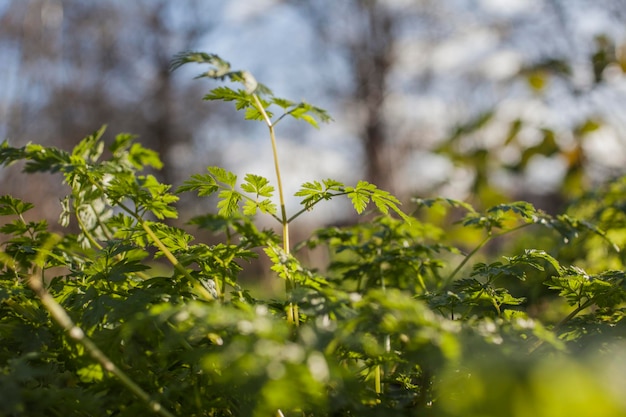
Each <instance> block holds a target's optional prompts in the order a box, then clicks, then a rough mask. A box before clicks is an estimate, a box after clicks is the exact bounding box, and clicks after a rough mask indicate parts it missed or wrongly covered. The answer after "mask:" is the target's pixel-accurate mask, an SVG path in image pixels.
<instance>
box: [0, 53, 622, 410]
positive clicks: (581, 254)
mask: <svg viewBox="0 0 626 417" xmlns="http://www.w3.org/2000/svg"><path fill="white" fill-rule="evenodd" d="M188 62H200V63H207V64H210V65H211V69H210V70H209V71H208V72H205V73H203V74H201V76H205V77H208V78H213V79H228V80H230V81H233V82H235V83H240V84H241V85H242V87H243V88H241V89H239V90H235V89H231V88H230V87H226V86H220V87H217V88H215V89H214V90H212V91H211V92H210V93H209V94H208V95H207V96H206V99H209V100H224V101H233V102H234V103H235V106H236V107H237V109H240V110H244V111H245V115H246V118H248V119H253V120H261V121H265V122H266V123H267V124H268V127H269V128H270V135H271V139H272V142H273V144H274V140H275V139H274V137H273V127H274V126H275V124H276V123H277V122H278V121H280V120H281V119H282V118H283V117H284V116H292V117H295V118H297V119H302V120H304V121H306V122H309V123H311V124H313V125H315V126H316V125H317V121H328V120H329V119H330V118H329V116H328V115H327V114H326V112H324V111H323V110H322V109H319V108H317V107H314V106H311V105H309V104H307V103H294V102H291V101H288V100H284V99H280V98H276V97H274V96H273V95H272V93H271V91H270V90H269V89H267V87H264V86H261V85H259V84H258V83H257V82H256V81H255V80H254V78H253V77H252V76H251V75H250V74H248V73H246V72H242V71H234V72H233V71H231V70H230V66H229V65H228V63H227V62H225V61H223V60H221V59H220V58H219V57H217V56H215V55H210V54H204V53H186V54H181V55H180V56H178V57H177V58H176V60H175V61H174V63H173V66H174V67H178V66H180V65H183V64H185V63H188ZM276 107H278V108H279V109H280V110H282V111H283V112H284V113H283V114H282V115H281V116H279V117H278V118H277V119H275V120H274V121H272V120H271V118H272V117H273V114H272V112H271V109H272V108H276ZM103 134H104V128H102V129H100V130H98V131H97V132H95V133H94V134H93V135H90V136H89V137H87V138H85V139H84V140H82V141H81V142H80V143H79V144H78V145H77V146H76V147H75V148H74V149H73V150H72V151H71V152H66V151H63V150H60V149H56V148H53V147H43V146H40V145H36V144H29V145H26V146H24V147H20V148H15V147H12V146H10V145H9V144H8V143H6V142H5V143H4V144H3V145H2V146H1V147H0V163H2V164H3V165H8V164H11V163H15V162H23V163H24V171H25V172H26V173H34V172H48V173H60V174H61V175H62V176H63V181H64V183H65V184H66V185H67V186H68V188H69V193H68V195H67V196H66V197H65V198H64V199H63V200H62V204H63V212H62V214H61V224H62V225H63V226H66V227H67V226H71V225H73V226H74V227H75V230H77V232H76V233H69V232H68V233H64V234H58V233H53V232H51V231H50V230H49V227H48V225H47V224H46V222H44V221H37V220H33V219H29V213H28V211H29V209H31V208H32V204H30V203H28V202H25V201H21V200H18V199H16V198H14V197H11V196H2V197H0V215H2V216H4V218H5V222H4V225H3V226H2V227H1V228H0V232H2V234H3V235H4V242H3V243H2V252H1V254H0V256H1V257H0V262H1V268H2V269H1V270H0V282H1V286H0V311H1V314H0V340H2V344H0V369H1V372H0V392H2V394H3V401H2V402H1V403H0V414H2V415H8V416H13V415H14V416H17V415H31V416H32V415H64V416H91V415H115V416H134V415H146V414H148V413H149V412H150V411H149V409H151V410H152V412H154V413H156V414H161V415H181V416H182V415H185V416H233V415H241V416H267V415H284V416H296V415H298V416H331V415H332V416H379V415H380V416H383V415H407V416H409V415H424V413H425V414H426V415H440V416H449V415H463V416H478V415H480V416H491V415H493V416H496V415H511V416H527V415H528V416H530V415H533V416H536V415H540V416H544V415H545V416H547V415H551V416H555V415H566V414H564V413H569V414H567V415H572V412H570V411H571V410H574V414H576V412H575V411H581V410H586V409H589V407H592V406H593V407H594V408H593V410H594V413H595V414H594V415H618V414H623V413H624V412H625V411H626V404H624V402H623V401H621V400H620V399H619V398H620V397H619V396H617V395H613V394H611V392H612V391H611V390H610V389H609V388H606V389H604V388H602V389H599V388H598V385H597V383H598V380H600V379H602V378H603V376H606V375H609V373H610V372H611V370H613V371H614V370H615V369H616V368H615V366H621V367H623V366H624V364H625V363H626V361H624V360H622V362H619V363H612V362H609V361H606V360H605V359H606V358H609V357H615V352H618V351H619V347H620V344H619V343H620V342H622V341H623V334H624V329H623V322H622V318H623V317H624V314H625V311H626V310H625V309H624V305H625V304H624V303H625V301H626V287H625V285H624V278H625V276H624V274H625V273H624V267H623V265H624V258H623V255H622V254H621V253H620V252H619V247H621V246H623V244H624V242H625V241H626V233H624V224H625V223H624V221H625V220H626V215H625V213H626V211H625V210H624V207H625V206H626V200H625V199H624V196H625V195H626V190H624V188H626V180H625V179H620V180H616V181H614V182H612V183H610V184H608V185H607V187H605V188H602V189H598V190H596V191H594V193H593V194H590V195H586V196H584V197H583V198H581V199H580V201H578V202H575V204H573V205H572V206H571V208H570V210H569V212H568V213H566V214H562V215H558V216H551V215H548V214H546V213H544V212H542V211H540V210H537V209H535V208H534V207H533V206H532V205H531V204H529V203H527V202H515V203H511V204H502V205H498V206H495V207H492V208H489V209H487V210H486V211H484V212H478V211H476V210H475V209H474V208H473V207H472V206H470V205H468V204H466V203H464V202H461V201H455V200H450V199H443V198H439V199H429V200H424V199H415V200H414V201H413V204H414V206H413V207H414V208H415V211H414V212H413V213H412V214H411V215H407V214H404V212H402V211H400V209H399V205H400V203H399V201H398V200H397V199H395V197H393V196H392V195H390V194H389V193H387V192H385V191H382V190H379V189H378V188H376V187H375V186H374V185H373V184H369V183H367V182H364V181H361V182H359V183H358V184H356V185H355V186H346V185H345V184H343V183H341V182H339V181H335V180H330V179H327V180H323V181H311V182H307V183H305V184H303V185H302V188H301V189H300V190H299V191H298V192H297V193H296V196H298V197H300V199H301V203H302V208H301V210H300V211H298V212H296V213H295V214H293V215H291V216H289V215H287V213H286V210H285V207H284V201H283V198H282V195H281V196H280V204H279V205H280V207H279V206H278V205H277V204H276V203H275V200H274V197H275V192H276V190H275V187H274V186H273V185H272V183H271V181H269V180H268V179H267V178H264V177H261V176H258V175H255V174H248V175H246V176H245V177H244V178H243V181H240V180H239V179H238V178H237V176H236V175H235V174H233V173H232V172H229V171H227V170H226V169H224V168H220V167H209V168H208V170H207V172H206V173H204V174H198V175H193V176H192V177H191V178H190V179H189V180H188V181H186V182H185V183H184V184H183V185H182V186H181V187H179V188H178V189H177V190H176V191H175V192H174V191H172V190H171V187H170V186H169V185H167V184H162V183H160V182H159V181H158V180H157V179H156V178H155V177H154V176H152V175H150V174H143V172H144V169H145V168H147V167H151V168H159V167H161V161H160V160H159V158H158V155H156V154H155V153H154V152H153V151H151V150H149V149H146V148H144V147H143V146H141V145H140V144H138V143H135V142H134V140H133V139H134V138H133V137H132V136H131V135H127V134H120V135H118V136H117V137H116V138H115V139H114V141H113V142H112V143H111V144H109V145H108V147H107V146H106V145H105V143H104V142H103V140H102V135H103ZM105 154H106V155H107V157H106V158H104V157H103V155H105ZM277 174H278V169H277ZM279 187H280V184H279ZM184 192H194V193H197V195H198V196H199V197H200V201H201V202H208V203H210V204H212V202H213V201H215V200H211V199H204V197H208V196H216V197H217V207H216V210H209V209H207V213H206V214H203V215H200V216H197V217H195V218H192V219H189V220H188V224H189V226H190V228H199V229H206V230H209V231H211V232H219V233H222V234H223V236H225V239H224V241H223V242H222V243H217V244H213V245H208V244H205V243H198V242H195V241H194V237H193V236H192V235H191V234H190V233H189V232H187V231H185V230H183V229H181V228H177V227H172V226H170V225H168V224H167V223H166V222H165V219H172V218H176V217H177V216H178V212H177V209H176V207H175V203H176V202H177V201H178V199H179V197H178V194H179V193H184ZM279 193H280V194H282V189H280V188H279ZM341 196H345V197H347V198H348V199H349V200H350V201H351V203H352V205H353V206H354V209H355V210H356V212H357V213H364V212H368V207H369V205H370V203H372V204H371V205H372V206H373V207H374V208H375V209H376V211H377V213H378V214H377V215H372V216H369V217H368V220H367V221H364V222H360V223H358V224H356V225H354V226H348V227H342V228H339V227H330V228H324V229H321V230H318V231H317V232H315V233H314V234H313V235H312V236H311V237H310V238H309V239H307V240H305V241H303V242H300V243H298V244H297V245H295V246H294V247H293V248H291V247H290V245H288V244H287V245H285V243H286V242H287V243H288V236H285V235H283V236H281V235H279V234H278V233H276V232H275V231H273V230H271V229H259V228H258V227H257V226H256V225H255V216H257V215H268V216H271V217H273V218H274V219H276V220H277V222H278V223H279V224H281V225H282V226H283V232H287V233H288V229H287V227H286V226H287V225H288V224H289V223H291V222H292V221H293V220H294V219H295V218H297V217H299V216H300V215H303V214H305V213H307V212H309V211H311V210H312V209H313V208H314V207H315V206H316V205H317V204H318V203H321V202H323V201H326V200H331V199H334V198H337V197H341ZM437 219H439V220H437ZM441 219H444V220H443V221H442V220H441ZM450 220H454V222H453V223H450ZM464 233H465V234H464ZM454 236H456V238H455V237H454ZM459 236H460V237H461V238H460V239H459ZM614 242H615V243H614ZM281 243H282V245H281ZM312 248H318V249H320V248H323V249H324V250H326V251H327V253H328V259H329V262H328V264H327V265H315V268H311V267H310V266H306V265H304V264H303V263H302V262H301V261H300V259H299V258H300V257H299V256H298V255H299V251H300V250H305V249H312ZM291 249H293V250H291ZM260 251H262V252H264V254H265V255H266V256H267V257H268V259H269V260H270V262H271V269H272V271H274V273H275V275H276V277H277V279H282V280H284V281H285V282H286V283H288V285H287V286H286V291H285V294H284V296H280V297H278V296H277V297H276V298H272V299H259V298H255V297H253V296H252V295H251V293H250V292H249V290H248V289H246V288H245V287H244V286H242V284H241V283H240V281H239V277H240V276H241V273H242V271H244V270H245V268H246V265H247V264H248V262H249V260H250V259H251V258H253V257H256V256H258V253H259V252H260ZM504 255H506V256H504ZM599 260H602V262H600V261H599ZM168 265H169V266H168ZM36 283H38V284H36ZM48 296H50V298H52V300H53V301H51V302H45V300H46V298H45V297H48ZM50 303H56V304H55V305H57V306H59V307H61V308H62V311H64V312H65V313H66V314H67V316H68V321H67V323H69V324H63V323H62V322H61V323H60V324H61V326H58V325H55V323H54V321H55V320H56V321H57V322H59V320H58V319H56V317H57V315H56V314H54V313H53V307H54V306H53V307H50ZM69 320H71V321H69ZM77 329H79V330H80V331H82V332H83V333H84V335H86V336H85V337H83V336H82V335H81V334H80V333H81V332H80V331H79V332H78V333H79V334H78V335H77V334H76V332H77ZM68 336H71V337H68ZM88 342H89V343H88ZM94 346H95V347H97V348H98V349H99V350H95V348H94ZM621 346H622V347H623V345H621ZM576 355H588V356H585V357H588V358H590V359H589V360H588V361H583V362H581V363H583V364H587V365H576V366H575V365H574V363H576V361H578V359H579V356H576ZM598 358H604V359H598ZM621 358H622V359H626V358H624V357H623V355H622V356H621ZM597 361H600V362H597ZM555 364H559V366H560V367H559V368H558V369H559V370H560V371H561V372H562V375H563V378H559V377H558V375H556V374H557V373H556V372H554V369H556V368H555ZM585 366H588V367H587V368H585ZM593 367H595V368H593ZM592 368H593V369H595V370H594V371H591V369H592ZM546 370H548V371H546ZM546 380H548V381H549V382H550V383H549V384H547V383H546V382H545V381H546ZM571 381H574V382H575V383H577V384H578V386H579V387H583V388H585V389H588V390H587V391H586V394H585V396H584V398H583V400H584V401H586V402H584V403H580V401H579V402H578V403H577V402H574V403H573V404H574V406H575V407H577V408H575V409H573V408H571V407H570V408H568V407H565V406H562V405H560V406H559V407H560V408H559V407H556V406H554V404H556V403H557V402H558V401H559V398H560V397H559V396H560V395H561V394H563V392H565V391H562V390H566V389H570V388H571V386H572V385H571V384H574V382H571ZM131 382H132V383H131ZM618 382H619V381H618ZM618 382H615V381H614V383H615V384H617V383H618ZM623 382H624V381H622V383H623ZM133 384H135V385H133ZM605 385H606V384H605ZM605 385H602V387H604V386H605ZM622 387H623V386H622ZM144 394H145V395H144ZM138 398H139V400H141V401H139V400H138ZM592 403H593V405H590V404H592ZM572 407H573V406H572ZM584 407H587V408H584ZM559 410H560V411H559Z"/></svg>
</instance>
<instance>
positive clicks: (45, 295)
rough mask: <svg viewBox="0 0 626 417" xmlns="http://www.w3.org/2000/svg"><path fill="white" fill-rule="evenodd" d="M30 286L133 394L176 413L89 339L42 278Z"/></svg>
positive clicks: (165, 412) (161, 411)
mask: <svg viewBox="0 0 626 417" xmlns="http://www.w3.org/2000/svg"><path fill="white" fill-rule="evenodd" d="M28 286H29V287H30V288H31V289H32V290H33V292H34V293H35V294H36V295H37V297H38V298H39V299H40V300H41V303H42V304H43V306H44V307H45V308H46V310H48V312H49V313H50V315H51V316H52V318H53V319H54V321H56V322H57V324H58V325H59V326H61V327H62V328H63V330H65V331H66V332H67V334H68V336H69V337H70V338H71V339H72V340H74V341H75V342H76V343H78V344H80V345H82V346H83V347H84V348H85V350H86V351H87V353H89V355H90V356H91V357H92V358H93V359H94V360H95V361H96V362H98V363H99V364H100V366H102V368H103V369H104V370H105V371H107V372H109V373H111V374H113V375H115V376H116V377H117V379H119V381H120V382H121V383H122V385H124V386H125V387H126V388H128V389H129V390H130V391H131V392H132V393H133V394H135V395H136V396H137V397H138V398H139V399H140V400H141V401H143V402H144V403H146V405H147V406H148V408H149V409H150V410H151V411H153V412H154V413H157V414H158V415H161V416H164V417H174V414H172V413H171V412H169V411H168V410H167V409H165V408H163V406H162V405H161V404H160V403H159V402H158V401H155V400H152V399H151V398H150V395H149V394H148V393H147V392H146V391H144V390H143V389H142V388H141V387H140V386H139V385H137V384H136V383H135V381H133V380H132V379H131V378H130V377H129V376H128V375H126V373H124V371H122V370H121V369H120V368H118V367H117V365H115V363H113V362H112V361H111V359H109V357H108V356H106V355H105V354H104V352H102V351H101V350H100V348H98V346H96V344H95V343H94V342H93V341H92V340H91V339H89V338H88V337H87V336H86V335H85V332H84V331H83V330H82V329H81V328H80V327H78V326H76V324H74V322H73V321H72V319H71V318H70V316H69V315H68V314H67V312H66V311H65V310H64V309H63V307H62V306H61V305H60V304H59V303H57V301H56V300H55V299H54V298H53V297H52V296H51V295H50V293H49V292H48V291H46V289H45V288H44V287H43V283H42V279H39V278H38V277H36V276H35V275H34V274H33V275H32V276H31V277H30V278H29V279H28Z"/></svg>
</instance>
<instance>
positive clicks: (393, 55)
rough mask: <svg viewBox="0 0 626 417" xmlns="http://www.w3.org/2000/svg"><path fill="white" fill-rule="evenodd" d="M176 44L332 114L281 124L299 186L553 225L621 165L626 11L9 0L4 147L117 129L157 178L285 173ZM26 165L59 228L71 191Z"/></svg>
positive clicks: (445, 0) (552, 5) (34, 192)
mask: <svg viewBox="0 0 626 417" xmlns="http://www.w3.org/2000/svg"><path fill="white" fill-rule="evenodd" d="M183 50H201V51H206V52H211V53H217V54H219V55H220V56H221V57H222V58H224V59H226V60H228V61H230V62H231V63H232V64H233V68H235V69H248V70H250V71H251V72H252V73H253V74H254V75H255V76H256V78H257V79H258V80H259V81H260V82H262V83H264V84H266V85H268V86H270V87H271V88H272V89H273V90H274V92H275V93H276V95H277V96H282V97H286V98H289V99H293V100H306V101H308V102H311V103H313V104H315V105H318V106H321V107H324V108H326V109H328V110H329V111H330V113H331V114H332V116H333V117H334V119H335V122H333V123H332V124H331V125H325V126H322V127H321V129H320V130H319V131H315V130H313V129H310V130H309V129H303V125H302V124H297V123H295V122H293V123H292V122H288V123H285V124H284V125H281V126H280V128H279V129H278V140H279V141H280V142H281V144H280V147H281V148H280V152H281V154H280V158H281V159H282V162H283V164H284V167H283V170H284V175H286V176H287V186H288V189H289V190H290V191H295V190H296V189H297V187H298V186H299V185H300V184H301V183H302V182H304V181H309V180H314V179H321V178H327V177H330V178H333V179H337V180H339V181H343V182H346V183H350V182H354V181H356V180H358V179H366V180H368V181H370V182H373V183H375V184H377V185H378V186H379V187H380V188H384V189H387V190H389V191H391V192H393V193H395V194H396V195H398V196H399V197H401V198H402V199H403V200H404V201H407V200H408V199H409V198H410V197H412V196H432V195H442V196H446V197H453V198H459V199H464V200H466V201H469V202H470V203H472V204H474V205H476V206H478V207H485V206H490V205H493V204H497V203H500V202H502V201H510V200H518V199H524V200H527V201H531V202H532V203H534V204H536V205H537V206H538V207H539V208H542V209H545V210H546V211H548V212H552V213H554V212H556V211H558V210H560V209H561V208H562V207H563V204H564V203H565V202H566V201H568V200H569V199H571V198H574V197H576V196H577V195H578V194H580V192H581V191H582V190H584V189H588V188H589V187H592V186H594V185H595V184H598V183H599V182H602V181H605V180H607V179H610V178H612V177H615V176H618V175H622V174H624V171H625V169H626V116H625V112H624V109H625V108H626V77H625V76H624V72H625V71H626V2H624V1H620V0H614V1H613V0H604V1H601V2H597V1H592V0H588V1H584V0H507V1H499V0H343V1H335V0H315V1H305V0H255V1H254V2H252V1H245V0H234V1H225V0H223V1H222V0H210V1H205V0H183V1H167V0H134V1H124V0H106V1H96V2H94V1H87V0H0V139H7V140H8V141H9V142H10V143H11V144H12V145H17V146H19V145H23V144H26V143H27V142H35V143H41V144H45V145H54V146H58V147H60V148H63V149H70V148H71V147H72V146H74V145H75V144H76V143H77V142H78V141H79V140H80V139H82V138H83V137H84V136H86V135H88V134H90V133H92V132H93V131H95V130H96V129H98V128H99V127H100V126H101V125H103V124H107V125H108V126H109V128H108V129H109V130H108V135H110V136H111V137H112V136H113V135H114V134H116V133H120V132H130V133H135V134H137V135H139V141H140V142H142V143H143V144H144V145H146V146H148V147H150V148H152V149H155V150H156V151H158V152H159V153H160V155H161V157H162V159H163V160H164V162H165V168H164V169H163V170H162V171H161V172H159V173H158V176H159V179H160V180H161V181H164V182H168V183H172V184H174V185H179V184H180V183H181V182H182V181H183V180H184V179H186V178H187V177H188V176H189V175H190V174H192V173H196V172H202V171H204V169H205V167H206V166H207V165H220V166H223V167H225V168H226V169H229V170H233V171H235V172H238V173H242V174H243V173H247V172H251V173H256V174H260V175H265V176H267V177H268V178H270V179H272V178H273V172H272V167H271V159H270V158H271V157H270V154H269V152H270V149H269V146H267V143H266V142H265V139H266V131H265V130H266V129H265V128H264V126H263V125H262V124H259V123H254V122H244V121H242V120H241V115H239V114H236V113H235V111H234V110H233V109H232V107H231V106H226V105H223V104H220V103H211V102H203V101H201V98H202V97H203V96H204V95H205V94H206V93H207V92H208V91H209V89H211V88H213V87H215V86H216V85H214V84H210V83H208V82H206V81H198V80H193V76H195V75H196V73H195V72H194V68H185V70H181V71H180V72H174V73H172V72H170V70H169V64H170V60H171V59H172V57H173V56H174V55H175V54H177V53H178V52H181V51H183ZM199 70H200V69H199ZM198 72H199V71H198ZM265 157H267V158H265ZM14 168H15V169H14ZM18 168H19V167H13V168H10V169H2V170H0V181H1V182H0V194H12V195H14V196H16V197H18V198H22V199H24V200H26V201H31V202H34V203H36V206H37V207H39V209H40V210H41V215H43V216H47V217H49V219H50V220H51V223H54V222H55V221H56V218H57V216H58V213H59V212H60V209H61V208H60V204H59V203H58V201H59V198H60V197H61V196H63V194H64V191H63V189H62V188H61V186H60V185H58V182H59V181H58V179H50V178H45V177H41V178H39V177H33V176H28V177H26V176H23V175H21V174H19V169H18ZM293 204H297V203H295V202H294V203H293ZM180 210H181V212H183V213H184V212H185V211H188V212H189V215H192V214H197V211H198V210H201V209H199V208H197V207H193V206H192V205H189V206H185V205H183V206H182V207H181V208H180ZM326 210H327V211H326V212H325V213H326V214H329V215H331V216H332V221H338V220H340V219H341V218H342V217H344V216H348V214H347V213H348V211H345V212H344V211H343V208H342V207H339V206H333V207H331V208H327V209H326ZM189 215H185V214H183V218H188V217H189Z"/></svg>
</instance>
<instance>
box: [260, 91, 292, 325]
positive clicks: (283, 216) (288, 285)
mask: <svg viewBox="0 0 626 417" xmlns="http://www.w3.org/2000/svg"><path fill="white" fill-rule="evenodd" d="M252 97H253V99H254V102H255V104H256V108H257V109H258V110H259V112H260V113H261V115H262V116H263V120H264V121H265V124H266V125H267V127H268V129H269V134H270V141H271V143H272V156H273V159H274V170H275V171H276V187H277V188H278V198H279V202H280V223H281V225H282V227H283V250H284V251H285V253H286V254H289V253H290V251H291V249H290V244H289V218H288V217H287V208H286V207H285V194H284V191H283V182H282V179H281V176H280V163H279V162H278V146H277V145H276V134H275V133H274V123H272V120H271V119H270V117H269V115H268V114H267V112H266V111H265V108H264V107H263V104H262V103H261V100H259V97H258V96H257V95H256V94H252ZM294 287H295V283H294V282H293V281H292V280H291V279H289V278H287V280H286V281H285V291H286V292H287V295H289V293H290V292H291V291H292V290H293V289H294ZM287 321H289V322H290V323H292V324H294V325H296V326H298V324H299V323H300V318H299V313H298V306H297V305H296V304H293V303H291V302H290V303H289V306H288V307H287Z"/></svg>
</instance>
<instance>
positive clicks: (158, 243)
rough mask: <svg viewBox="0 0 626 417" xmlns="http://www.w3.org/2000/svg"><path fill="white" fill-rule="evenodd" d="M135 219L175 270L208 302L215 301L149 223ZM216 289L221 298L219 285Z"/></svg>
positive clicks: (139, 217) (137, 217)
mask: <svg viewBox="0 0 626 417" xmlns="http://www.w3.org/2000/svg"><path fill="white" fill-rule="evenodd" d="M135 219H136V220H137V221H138V222H139V224H140V225H141V227H142V228H143V230H144V231H145V232H146V233H147V234H148V236H149V237H150V239H151V240H152V242H153V243H154V244H155V246H156V247H157V248H159V250H160V251H161V252H163V255H165V258H167V260H168V261H169V262H170V263H171V264H172V266H173V267H174V269H176V270H177V271H178V272H180V273H181V274H183V275H184V276H185V277H186V278H187V279H188V280H189V282H191V283H193V284H194V288H195V289H196V290H197V291H199V292H200V293H202V295H203V296H204V298H206V299H207V300H213V299H214V298H213V296H212V295H211V293H210V292H208V291H207V290H206V289H205V288H204V286H203V285H202V284H200V283H199V282H198V280H197V279H196V278H194V277H193V276H192V275H191V274H190V273H189V271H188V270H187V269H186V268H185V267H184V266H182V265H181V264H180V262H178V259H176V257H175V256H174V254H173V253H172V252H171V251H170V250H169V249H168V248H167V247H166V246H165V244H164V243H163V241H162V240H161V239H159V237H158V236H157V235H156V234H155V233H154V231H152V229H151V228H150V226H149V225H148V223H146V222H145V221H144V220H143V219H142V218H141V216H135ZM215 288H216V289H217V291H218V298H219V296H220V293H219V291H221V290H220V288H219V285H217V283H216V285H215Z"/></svg>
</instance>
